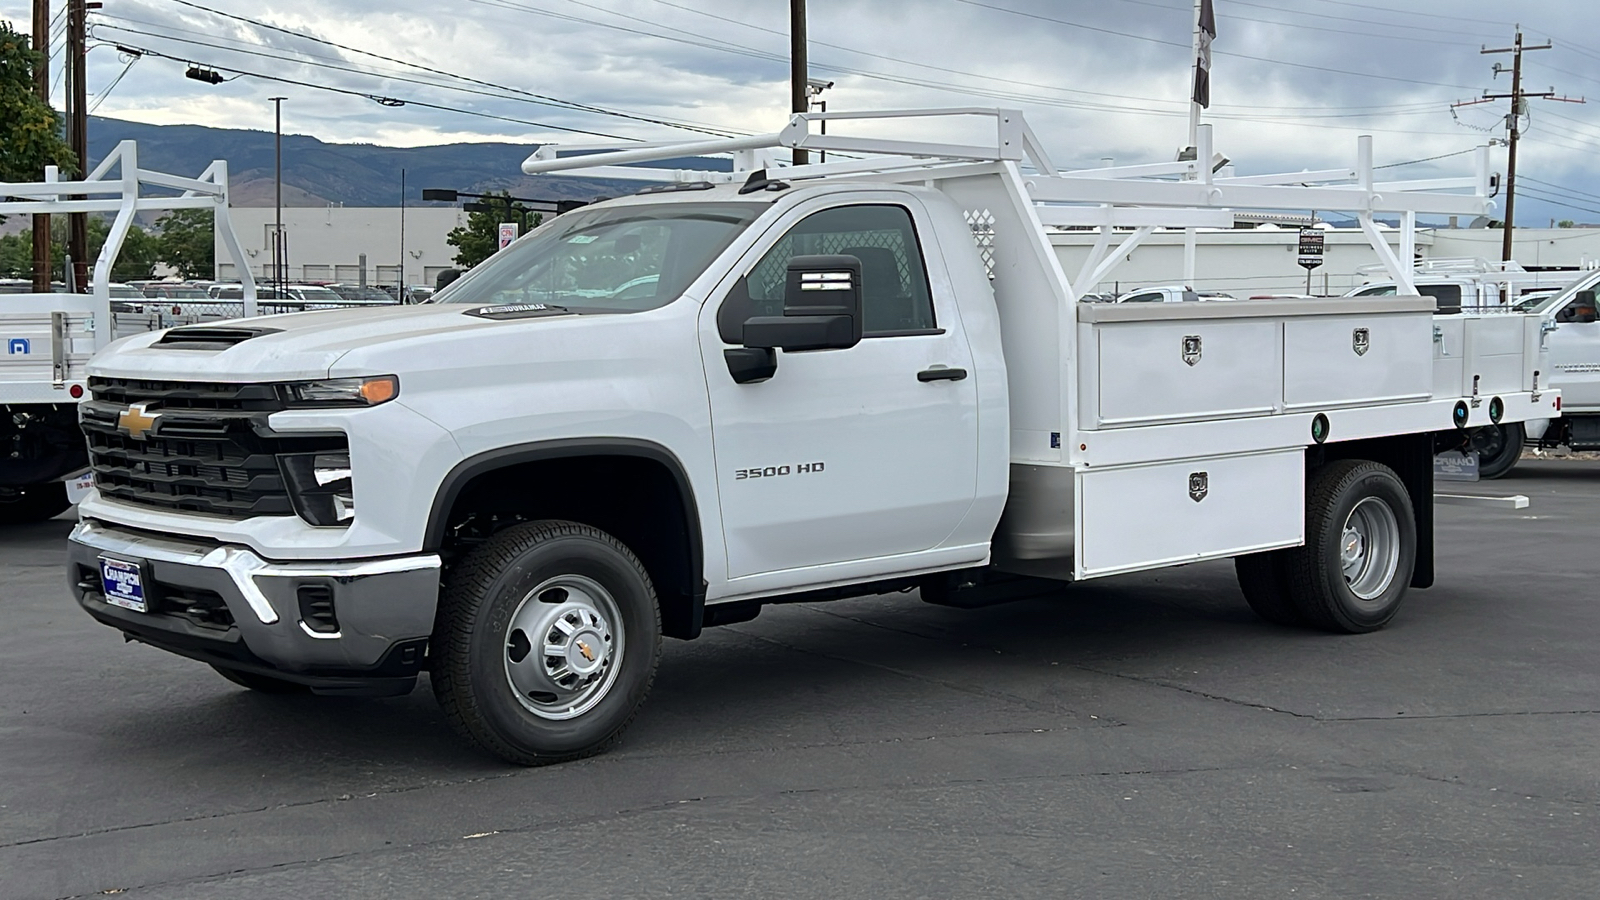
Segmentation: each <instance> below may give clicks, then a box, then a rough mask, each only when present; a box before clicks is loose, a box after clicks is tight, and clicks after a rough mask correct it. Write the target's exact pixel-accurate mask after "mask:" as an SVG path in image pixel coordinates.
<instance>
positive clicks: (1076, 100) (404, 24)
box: [0, 0, 1600, 226]
mask: <svg viewBox="0 0 1600 900" xmlns="http://www.w3.org/2000/svg"><path fill="white" fill-rule="evenodd" d="M64 5H65V4H64V2H63V0H52V8H53V9H54V10H56V11H57V12H59V11H60V9H61V8H63V7H64ZM1513 6H1515V7H1517V10H1516V12H1515V13H1513V12H1510V11H1508V8H1509V7H1513ZM30 9H31V7H30V5H29V4H28V3H27V2H26V0H0V18H5V19H8V20H10V21H11V22H12V23H13V25H14V26H15V27H18V28H19V30H27V29H29V28H31V25H30V24H29V23H30V21H31V19H30V16H31V12H30ZM1215 11H1216V18H1217V31H1218V34H1217V38H1216V42H1215V44H1214V46H1213V51H1214V58H1213V65H1212V106H1211V108H1210V109H1209V110H1208V111H1207V112H1206V114H1205V121H1207V122H1209V123H1211V124H1213V125H1214V126H1215V131H1216V146H1217V149H1219V150H1220V151H1222V152H1223V153H1225V154H1227V155H1228V156H1229V157H1230V158H1232V159H1233V160H1234V161H1235V164H1236V168H1237V172H1238V174H1241V175H1248V174H1255V173H1262V172H1277V171H1297V170H1299V169H1302V168H1313V169H1314V168H1326V167H1329V166H1343V165H1349V164H1352V163H1353V162H1354V159H1355V153H1356V138H1357V136H1358V135H1360V134H1371V135H1373V136H1374V140H1375V148H1376V149H1375V157H1376V160H1377V162H1378V163H1379V164H1395V163H1410V162H1411V161H1413V160H1425V159H1428V158H1430V157H1445V158H1443V159H1439V160H1436V161H1433V162H1421V163H1412V164H1408V165H1404V166H1395V167H1393V168H1391V169H1387V170H1385V171H1386V172H1390V173H1393V174H1395V175H1403V177H1417V178H1423V177H1433V176H1440V175H1464V174H1470V172H1471V168H1472V159H1473V157H1472V155H1471V154H1470V152H1464V151H1470V150H1471V148H1473V147H1474V146H1476V145H1479V144H1482V143H1485V142H1486V141H1488V140H1489V139H1491V138H1497V137H1498V138H1503V137H1504V136H1505V116H1506V113H1507V112H1508V111H1509V101H1496V102H1494V103H1480V104H1476V105H1471V106H1466V107H1460V108H1455V109H1453V108H1452V104H1454V103H1459V102H1461V101H1471V100H1474V99H1477V98H1479V97H1481V96H1482V95H1483V93H1484V92H1485V91H1492V92H1496V93H1499V92H1506V91H1509V89H1510V81H1511V77H1510V74H1509V71H1507V72H1506V73H1504V74H1500V75H1498V76H1496V74H1495V71H1494V66H1495V64H1496V63H1497V62H1498V63H1500V64H1502V65H1503V66H1504V67H1505V68H1506V69H1507V70H1509V68H1510V65H1511V56H1510V54H1502V55H1485V54H1483V53H1481V52H1480V50H1481V49H1483V48H1484V47H1485V46H1487V47H1489V48H1491V49H1492V48H1499V47H1509V46H1510V45H1511V42H1512V39H1513V36H1514V34H1515V32H1516V27H1517V24H1518V23H1517V22H1515V21H1513V19H1512V18H1511V17H1512V16H1513V15H1520V16H1521V17H1522V20H1521V22H1520V24H1521V26H1522V28H1523V31H1524V40H1525V43H1527V44H1528V45H1534V44H1543V43H1546V42H1547V41H1550V42H1552V43H1553V44H1554V47H1553V48H1552V49H1549V50H1540V51H1537V52H1532V51H1530V52H1528V53H1527V54H1526V55H1525V57H1524V59H1525V62H1524V88H1525V89H1526V90H1530V91H1541V92H1542V91H1546V90H1549V89H1551V88H1553V89H1554V91H1555V93H1556V94H1557V95H1558V96H1564V97H1570V98H1572V99H1579V98H1583V97H1584V96H1586V95H1589V96H1592V97H1594V99H1595V101H1596V102H1592V103H1587V104H1577V103H1567V102H1559V101H1547V100H1537V99H1536V100H1531V101H1530V102H1529V109H1528V112H1527V115H1526V116H1525V117H1523V118H1522V119H1521V126H1522V128H1523V129H1524V131H1523V138H1522V141H1521V144H1520V147H1519V162H1518V181H1519V192H1518V198H1517V224H1518V225H1520V226H1545V225H1548V224H1550V221H1551V220H1560V219H1572V220H1575V221H1577V222H1581V223H1600V153H1597V152H1596V150H1597V149H1600V3H1597V2H1595V0H1538V2H1534V3H1522V4H1506V3H1504V2H1491V0H1249V2H1246V0H1215ZM245 20H253V22H252V21H245ZM90 21H91V42H90V44H91V48H92V49H91V50H90V53H89V61H88V86H89V91H90V93H91V101H90V102H91V106H94V105H95V104H98V106H97V107H95V108H94V112H95V113H96V114H97V115H103V116H113V117H117V118H123V119H130V120H134V121H139V122H149V123H154V124H166V123H197V124H204V125H214V126H223V127H236V128H256V129H264V130H270V129H271V127H272V104H271V103H270V102H269V100H268V98H269V97H273V96H283V97H286V98H287V99H286V100H285V101H284V105H283V106H284V109H283V112H284V130H285V131H286V132H293V133H300V134H310V135H315V136H317V137H319V138H322V139H324V140H329V141H336V142H351V143H372V144H381V145H389V146H420V145H430V144H444V143H452V142H457V141H489V140H495V141H513V142H525V143H527V144H529V145H530V147H531V146H532V145H535V144H540V143H546V142H550V141H556V142H560V143H592V142H595V141H607V140H611V139H613V138H617V137H622V138H630V139H646V140H673V139H692V138H695V137H696V136H703V135H700V133H699V132H698V131H696V130H695V129H705V130H710V131H716V132H719V133H754V132H771V131H776V130H778V129H779V128H780V127H781V126H782V124H783V123H784V121H785V119H786V117H787V110H788V108H789V88H788V77H789V63H788V36H787V35H788V26H789V4H788V3H787V2H785V0H449V2H440V0H383V2H382V3H374V2H371V0H251V2H242V0H105V3H104V8H103V9H101V10H100V11H98V12H95V13H91V17H90ZM269 26H270V27H269ZM1192 26H1193V4H1192V2H1191V0H915V2H912V0H810V2H809V31H810V38H811V43H810V54H811V72H812V74H813V76H815V77H819V78H824V79H828V80H831V81H833V82H834V84H833V87H831V88H830V89H828V90H827V91H826V92H825V93H824V94H823V95H822V99H824V100H826V101H827V103H828V105H829V108H830V109H831V110H833V111H847V110H861V109H888V108H916V107H939V106H990V107H993V106H1004V107H1010V108H1020V109H1022V110H1023V111H1024V113H1025V114H1026V116H1027V118H1028V121H1029V122H1030V123H1031V124H1032V125H1033V127H1034V129H1035V131H1036V132H1038V133H1039V134H1040V136H1041V137H1042V138H1043V142H1044V143H1045V145H1046V146H1047V147H1048V148H1049V151H1050V153H1051V155H1052V156H1053V157H1054V160H1055V162H1056V163H1057V164H1058V165H1086V166H1092V165H1099V164H1101V161H1102V160H1104V159H1107V158H1110V159H1113V160H1115V161H1116V162H1117V163H1118V164H1130V163H1138V162H1157V161H1165V160H1170V159H1172V158H1173V156H1174V154H1175V152H1176V150H1177V149H1178V148H1179V147H1182V146H1184V145H1185V144H1187V135H1186V131H1187V114H1188V96H1189V90H1190V78H1191V66H1192V59H1191V52H1190V49H1189V47H1190V41H1191V30H1192ZM275 29H276V30H275ZM59 32H60V28H59V24H58V28H57V33H58V35H59ZM290 32H295V33H298V34H291V33H290ZM301 35H305V36H310V37H311V38H315V39H316V40H313V39H309V38H307V37H304V36H301ZM1568 36H1571V38H1570V39H1569V37H1568ZM60 44H61V42H60V40H59V39H58V40H57V42H56V43H55V44H54V48H55V53H56V56H55V57H54V60H53V63H54V65H55V66H56V67H57V68H59V61H60V53H61V49H62V48H61V46H60ZM118 45H120V46H121V47H124V48H134V49H138V50H143V51H154V52H147V53H145V55H144V56H143V57H141V58H137V59H136V58H134V57H132V56H130V55H129V54H127V53H125V52H123V51H121V50H119V49H118ZM335 45H339V46H335ZM130 62H131V65H129V63H130ZM189 64H203V65H209V66H212V67H215V68H216V69H217V70H218V71H219V72H220V73H221V74H222V75H223V76H224V77H226V78H228V79H229V80H227V81H224V82H223V83H221V84H218V85H209V84H205V83H203V82H200V81H195V80H190V79H186V78H185V77H184V71H185V69H186V68H187V67H188V65H189ZM263 76H270V77H271V78H276V79H279V80H271V78H268V77H263ZM327 88H333V89H335V90H327ZM340 92H343V93H340ZM374 98H383V99H384V100H385V101H387V104H389V105H386V104H385V103H380V102H378V100H377V99H374ZM55 99H56V103H57V105H58V106H59V105H60V92H59V86H58V88H57V94H56V95H55ZM396 101H406V103H405V105H403V106H396V105H392V104H393V103H394V102H396ZM595 110H603V111H607V112H610V113H622V114H623V115H614V114H613V115H608V114H604V113H603V112H597V111H595ZM643 120H658V121H659V122H670V123H673V125H663V124H656V123H655V122H651V121H643ZM674 126H680V127H674ZM563 129H568V130H563ZM581 132H592V133H598V134H599V135H604V136H605V137H597V136H595V135H594V134H584V133H581ZM1451 154H1458V155H1451ZM1494 154H1495V156H1494V160H1495V162H1494V167H1495V169H1496V170H1497V171H1498V170H1503V169H1504V165H1505V150H1504V149H1496V150H1495V151H1494Z"/></svg>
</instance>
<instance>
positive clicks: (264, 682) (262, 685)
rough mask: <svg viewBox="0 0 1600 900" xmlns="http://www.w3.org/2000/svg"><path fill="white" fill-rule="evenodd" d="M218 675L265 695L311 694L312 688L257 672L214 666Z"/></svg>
mask: <svg viewBox="0 0 1600 900" xmlns="http://www.w3.org/2000/svg"><path fill="white" fill-rule="evenodd" d="M211 668H213V669H215V670H216V671H217V674H218V675H221V676H222V677H223V678H226V679H228V680H229V681H231V682H233V683H234V684H237V685H238V686H240V687H245V688H249V689H250V690H252V691H258V692H260V693H263V694H309V693H311V688H309V687H306V686H305V685H303V684H296V683H294V682H293V681H284V680H283V679H282V678H273V677H272V676H271V675H261V674H259V673H256V672H241V671H239V670H238V669H225V668H223V667H222V666H212V667H211Z"/></svg>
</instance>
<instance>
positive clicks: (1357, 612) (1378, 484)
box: [1288, 459, 1417, 634]
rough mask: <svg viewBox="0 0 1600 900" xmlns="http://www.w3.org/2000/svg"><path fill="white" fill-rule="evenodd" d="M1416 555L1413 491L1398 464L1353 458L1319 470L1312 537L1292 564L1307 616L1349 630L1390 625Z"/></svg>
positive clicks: (1311, 509) (1319, 624)
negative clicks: (1395, 466) (1394, 466)
mask: <svg viewBox="0 0 1600 900" xmlns="http://www.w3.org/2000/svg"><path fill="white" fill-rule="evenodd" d="M1416 561H1417V525H1416V519H1415V517H1414V514H1413V511H1412V506H1411V496H1410V494H1409V493H1407V491H1406V487H1405V485H1404V484H1403V483H1402V482H1401V481H1400V479H1399V477H1398V476H1396V475H1395V473H1394V471H1393V470H1391V469H1390V468H1389V467H1387V466H1384V465H1380V464H1378V463H1375V462H1367V461H1364V460H1353V459H1347V460H1338V461H1336V462H1332V463H1329V464H1328V465H1326V466H1324V467H1322V468H1321V469H1320V470H1318V471H1317V472H1316V473H1314V474H1313V476H1312V479H1311V484H1310V485H1309V490H1308V491H1307V492H1306V542H1305V545H1304V546H1302V547H1297V548H1295V549H1294V550H1293V551H1291V552H1290V554H1289V566H1288V576H1289V585H1290V590H1291V592H1292V594H1293V598H1294V605H1295V607H1296V608H1297V609H1298V610H1299V611H1300V614H1301V616H1303V617H1304V618H1305V621H1306V623H1307V624H1309V625H1311V626H1312V627H1315V628H1321V629H1323V630H1325V631H1335V632H1343V633H1345V634H1362V633H1365V632H1369V631H1376V630H1378V629H1379V628H1382V627H1383V626H1384V625H1387V624H1388V623H1389V620H1390V619H1393V618H1394V615H1395V613H1396V612H1398V611H1399V609H1400V603H1401V601H1402V600H1404V599H1405V594H1406V589H1407V588H1408V587H1409V586H1410V584H1411V574H1412V570H1413V569H1414V568H1415V567H1416Z"/></svg>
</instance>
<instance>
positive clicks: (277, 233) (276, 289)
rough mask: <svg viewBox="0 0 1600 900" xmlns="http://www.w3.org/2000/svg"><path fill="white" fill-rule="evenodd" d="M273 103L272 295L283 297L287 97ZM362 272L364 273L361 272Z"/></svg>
mask: <svg viewBox="0 0 1600 900" xmlns="http://www.w3.org/2000/svg"><path fill="white" fill-rule="evenodd" d="M269 99H271V100H272V105H273V127H272V131H273V140H274V142H273V158H274V161H275V164H276V168H277V209H278V221H277V225H276V227H275V228H274V229H273V232H272V285H273V292H272V296H273V298H274V299H276V300H282V299H283V286H284V277H283V270H284V267H286V266H287V265H288V264H289V246H288V244H287V242H285V241H284V239H283V101H285V100H287V99H289V98H288V97H272V98H269ZM363 274H364V273H363Z"/></svg>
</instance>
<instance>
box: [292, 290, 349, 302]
mask: <svg viewBox="0 0 1600 900" xmlns="http://www.w3.org/2000/svg"><path fill="white" fill-rule="evenodd" d="M289 296H290V297H294V298H296V299H298V300H304V301H305V302H307V303H343V302H344V298H343V297H340V296H339V295H338V294H335V293H334V292H333V291H330V290H328V289H327V288H323V287H297V288H289Z"/></svg>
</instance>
